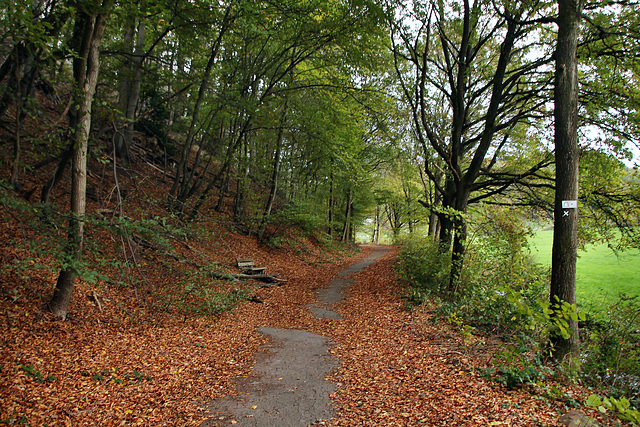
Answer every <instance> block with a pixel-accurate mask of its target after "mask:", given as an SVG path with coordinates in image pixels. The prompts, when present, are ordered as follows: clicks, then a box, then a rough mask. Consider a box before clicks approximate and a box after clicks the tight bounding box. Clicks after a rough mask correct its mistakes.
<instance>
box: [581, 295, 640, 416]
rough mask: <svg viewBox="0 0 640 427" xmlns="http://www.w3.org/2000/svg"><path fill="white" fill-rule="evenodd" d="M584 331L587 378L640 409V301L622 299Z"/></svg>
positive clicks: (598, 313) (597, 313)
mask: <svg viewBox="0 0 640 427" xmlns="http://www.w3.org/2000/svg"><path fill="white" fill-rule="evenodd" d="M601 313H602V311H601V310H598V311H595V314H594V315H591V316H589V317H588V319H587V321H586V322H583V323H582V325H581V327H582V331H581V335H582V339H583V344H582V351H583V363H582V369H583V374H584V375H585V377H586V378H587V379H589V380H590V381H592V382H594V383H595V384H596V385H597V386H599V387H603V388H608V389H609V392H610V393H612V394H615V395H617V396H621V395H626V396H629V399H630V400H631V401H632V402H633V403H634V404H636V405H640V363H638V361H639V360H640V299H639V298H638V297H637V296H633V297H629V296H625V295H621V296H620V297H619V298H618V299H617V300H616V301H615V302H613V303H612V304H611V305H610V306H609V307H608V308H607V310H606V314H605V315H603V314H601Z"/></svg>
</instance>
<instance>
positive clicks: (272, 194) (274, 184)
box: [258, 99, 288, 240]
mask: <svg viewBox="0 0 640 427" xmlns="http://www.w3.org/2000/svg"><path fill="white" fill-rule="evenodd" d="M287 110H288V102H287V100H286V99H285V101H284V105H283V106H282V115H281V116H280V128H279V129H278V139H277V141H276V154H275V157H274V159H273V173H272V175H271V189H270V190H269V199H268V200H267V205H266V206H265V209H264V214H263V215H262V222H261V223H260V230H259V231H258V240H262V236H263V235H264V230H265V229H266V228H267V223H268V222H269V217H270V216H271V209H272V208H273V202H274V201H275V199H276V193H277V191H278V176H279V174H280V162H281V160H282V144H283V141H284V125H285V123H286V121H287Z"/></svg>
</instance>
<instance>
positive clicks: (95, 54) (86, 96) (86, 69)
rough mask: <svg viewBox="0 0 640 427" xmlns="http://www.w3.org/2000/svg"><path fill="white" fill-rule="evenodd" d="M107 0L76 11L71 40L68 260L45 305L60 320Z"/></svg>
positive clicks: (69, 283)
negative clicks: (97, 7)
mask: <svg viewBox="0 0 640 427" xmlns="http://www.w3.org/2000/svg"><path fill="white" fill-rule="evenodd" d="M110 2H111V0H104V2H103V4H102V11H101V12H100V13H96V12H93V13H92V14H91V15H89V14H87V13H86V12H84V11H78V15H77V17H76V24H75V29H74V35H75V36H78V37H74V41H75V42H78V45H77V46H78V47H79V49H78V56H76V57H75V58H74V60H73V63H74V64H73V65H74V67H73V74H74V85H75V90H76V93H77V95H76V96H77V97H78V99H77V101H76V102H77V104H76V105H77V119H78V120H77V122H75V123H76V125H77V126H76V127H75V132H74V142H75V144H74V151H73V173H72V178H71V217H70V219H69V229H68V235H67V246H66V248H65V252H66V258H67V260H69V262H68V263H67V264H66V265H64V266H63V268H62V270H61V271H60V275H59V276H58V281H57V283H56V288H55V290H54V293H53V297H52V298H51V301H50V302H49V309H50V310H51V312H52V313H53V314H54V315H55V316H56V317H58V318H60V319H62V320H64V319H66V317H67V311H68V309H69V304H70V302H71V296H72V293H73V287H74V285H75V279H76V276H77V274H78V263H79V262H80V261H81V260H82V247H83V237H84V215H85V209H86V188H87V145H88V140H89V131H90V127H91V105H92V101H93V95H94V93H95V89H96V84H97V82H98V72H99V70H100V61H99V59H100V43H101V42H102V36H103V34H104V29H105V26H106V10H107V8H108V7H109V6H110Z"/></svg>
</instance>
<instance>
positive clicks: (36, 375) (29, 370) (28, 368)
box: [20, 363, 56, 384]
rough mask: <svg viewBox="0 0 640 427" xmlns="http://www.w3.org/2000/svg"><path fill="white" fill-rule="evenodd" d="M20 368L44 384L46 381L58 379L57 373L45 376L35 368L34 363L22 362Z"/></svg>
mask: <svg viewBox="0 0 640 427" xmlns="http://www.w3.org/2000/svg"><path fill="white" fill-rule="evenodd" d="M20 369H22V370H23V371H24V372H25V374H26V375H27V376H28V377H29V378H33V379H34V380H36V382H37V383H38V384H44V383H45V382H49V383H50V382H53V381H55V380H56V377H55V375H47V376H46V377H45V376H44V375H43V374H42V373H41V372H40V371H38V370H37V369H36V368H34V367H33V365H24V364H22V363H21V364H20Z"/></svg>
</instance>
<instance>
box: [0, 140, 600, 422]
mask: <svg viewBox="0 0 640 427" xmlns="http://www.w3.org/2000/svg"><path fill="white" fill-rule="evenodd" d="M7 140H9V139H7ZM2 148H3V149H4V150H5V151H6V152H5V153H4V155H3V156H2V158H4V159H9V158H11V157H10V148H11V145H10V144H4V145H3V146H2ZM104 152H105V153H106V154H105V155H104V157H103V160H104V161H102V162H98V161H95V160H94V161H92V162H90V165H89V173H88V178H89V184H88V185H89V188H88V193H90V195H91V197H90V198H89V200H88V206H87V211H88V212H91V213H92V214H93V216H92V219H91V221H92V222H90V223H88V224H87V227H86V242H87V244H86V248H85V259H87V260H88V261H89V263H90V266H91V269H92V270H93V271H94V272H97V273H99V274H97V275H94V276H93V277H85V278H84V279H83V280H78V281H77V284H76V287H75V289H74V295H73V301H72V304H71V307H70V310H69V315H68V317H67V320H66V321H60V320H57V319H55V318H54V317H53V316H52V315H51V314H50V313H49V312H48V310H47V309H46V304H47V302H48V301H49V299H50V298H51V294H52V290H53V286H54V284H55V282H56V278H57V272H58V271H59V262H60V261H59V260H58V261H57V262H56V261H55V259H56V258H57V257H58V255H59V251H60V247H61V246H62V245H64V243H65V238H66V237H65V225H64V221H63V220H64V218H63V214H62V215H61V214H57V213H55V212H57V211H55V210H54V211H53V212H54V213H53V214H51V213H50V212H49V213H47V212H41V211H40V210H41V209H42V208H41V207H40V206H41V205H35V204H32V202H33V200H32V199H35V198H36V196H35V194H38V192H39V189H41V188H42V186H43V184H44V182H45V181H46V179H48V177H50V176H52V175H53V171H54V169H55V163H48V164H46V165H45V166H39V167H37V168H36V167H34V168H32V170H33V171H37V172H38V173H37V174H35V173H34V174H30V175H25V176H24V177H23V179H22V186H23V190H22V192H20V193H19V194H18V196H17V197H16V196H15V195H13V194H10V193H11V191H12V190H9V189H6V188H4V187H3V188H0V202H1V203H0V208H1V209H0V266H1V267H2V268H0V425H1V424H7V425H29V426H200V425H203V424H204V425H210V426H215V425H221V426H222V425H251V422H252V419H253V420H255V419H257V418H256V416H255V414H254V413H239V412H238V413H233V411H230V410H229V409H230V407H229V406H226V410H225V406H224V405H225V404H224V403H223V402H229V401H231V400H233V399H236V400H238V399H240V401H242V400H245V401H247V402H248V403H249V410H251V411H255V413H256V414H257V413H264V412H265V411H267V412H274V407H273V406H272V407H271V408H269V407H268V406H267V405H266V404H264V403H260V401H249V399H248V398H247V394H246V393H247V392H248V391H247V390H248V388H247V387H250V386H254V389H257V388H262V389H263V390H264V389H265V387H264V386H263V385H261V384H262V383H261V382H260V381H262V380H263V379H265V378H266V377H268V376H269V372H266V373H265V371H264V369H270V368H264V369H263V368H262V366H269V363H270V362H269V360H271V362H274V360H276V359H274V358H273V357H274V355H275V357H280V356H277V355H278V354H280V353H279V351H280V349H281V348H283V347H286V345H285V344H286V343H285V341H287V340H289V341H291V339H290V337H289V336H287V335H282V334H284V332H283V331H298V332H297V333H298V334H299V335H300V336H303V337H308V338H309V339H312V340H315V341H314V342H315V344H314V345H316V344H317V345H318V347H313V348H316V350H313V351H311V355H310V356H309V358H310V359H304V358H303V359H302V361H301V362H299V363H298V365H300V366H297V368H301V367H304V368H308V369H307V370H309V369H311V368H310V367H311V366H314V365H312V360H311V358H314V357H317V356H318V354H320V355H321V357H320V359H324V362H322V361H320V365H318V366H320V368H318V370H321V369H325V368H326V366H329V368H330V369H328V370H327V373H324V372H323V373H322V374H321V375H320V374H319V373H318V372H313V373H314V374H316V375H315V379H314V380H317V381H318V382H319V384H323V387H320V388H318V387H313V389H314V390H316V391H317V394H318V395H317V396H316V397H314V399H315V398H317V399H318V402H321V405H320V407H319V411H318V414H319V415H318V416H317V417H315V418H322V420H320V421H318V422H317V423H316V424H317V425H320V424H321V425H328V426H420V425H430V426H452V425H477V426H487V425H503V426H507V425H510V426H537V425H540V426H550V425H558V418H559V417H560V416H561V415H562V414H564V413H566V412H568V411H570V410H571V409H573V408H574V407H575V406H576V404H580V403H582V402H584V400H585V399H586V397H587V396H588V394H589V391H588V390H586V389H584V388H579V387H576V386H573V385H569V384H563V383H558V382H557V381H556V382H554V381H551V380H550V381H547V382H545V383H541V384H538V385H536V386H529V387H524V388H520V389H517V390H510V389H508V388H506V387H504V386H503V385H501V384H499V383H497V382H495V381H492V380H491V379H489V378H486V377H485V376H483V375H480V372H482V371H481V369H482V368H485V367H488V366H491V361H492V360H495V355H496V352H497V351H499V350H500V349H501V343H500V342H499V341H498V340H497V339H495V338H492V337H490V336H485V335H482V334H470V333H468V331H467V332H465V331H464V330H461V329H460V328H459V327H456V326H455V325H450V324H448V323H446V322H443V321H442V320H435V318H434V316H433V310H432V307H429V306H423V307H418V308H413V309H409V308H408V307H407V306H406V304H405V300H404V299H403V298H402V296H401V295H402V290H403V288H402V285H401V284H400V283H399V281H398V279H397V277H396V274H395V271H394V264H395V258H396V255H397V248H395V247H393V248H389V250H388V251H385V252H382V253H381V256H382V257H381V258H379V259H377V260H375V262H374V263H373V264H371V265H368V266H366V268H364V267H365V266H363V265H362V264H359V262H361V261H363V260H364V259H366V258H367V257H368V256H369V255H371V254H372V252H373V251H374V250H375V248H374V247H371V246H361V247H360V248H352V249H351V250H346V249H344V248H341V247H339V246H332V247H326V246H323V245H322V244H319V243H318V241H317V240H314V239H313V238H312V237H308V236H305V235H304V233H300V232H297V231H295V230H294V231H289V233H288V234H287V232H286V230H285V231H283V230H272V231H273V232H274V233H275V232H278V233H280V234H279V235H278V236H283V237H280V240H278V239H273V240H272V243H277V244H272V245H271V246H269V245H266V244H258V242H257V241H256V239H255V237H253V236H247V235H246V233H245V234H243V233H239V232H236V231H235V230H234V228H233V227H234V224H232V222H231V221H230V216H231V215H230V213H229V209H228V208H227V209H226V212H222V213H220V214H218V213H215V212H214V210H213V209H211V208H208V209H206V210H204V213H201V214H200V215H199V216H198V217H197V218H196V219H195V221H194V222H192V223H190V224H189V226H188V227H185V228H184V229H182V228H180V227H181V224H180V223H179V222H178V221H177V220H176V218H175V216H172V215H169V214H168V212H167V210H166V206H165V204H164V203H163V202H162V201H166V200H167V199H166V198H167V191H168V190H167V186H168V185H169V184H170V182H171V177H170V176H167V174H166V173H159V172H158V167H156V166H154V165H153V164H151V163H150V162H151V160H150V158H149V156H148V155H146V154H145V153H144V152H143V151H142V150H141V151H140V152H136V164H137V165H138V167H137V169H136V170H135V171H130V170H129V171H119V170H117V168H114V167H113V165H112V163H110V162H109V155H108V153H109V151H108V149H105V150H104ZM33 158H36V159H37V156H33ZM34 161H35V160H34ZM5 163H6V164H8V163H7V162H5ZM5 169H6V170H8V169H9V168H5ZM123 172H126V173H123ZM160 172H162V171H160ZM116 174H118V175H119V176H118V177H119V179H118V181H117V183H116V181H115V179H114V178H115V176H116ZM89 190H90V191H89ZM116 195H118V197H116ZM51 200H52V203H55V204H56V205H58V206H62V207H65V206H68V205H69V191H68V188H66V187H63V186H60V188H57V189H56V190H55V192H54V193H53V194H52V197H51ZM21 203H22V204H24V205H27V206H29V207H26V208H25V206H22V207H20V206H21ZM61 212H64V208H62V210H61ZM130 218H135V219H136V220H138V221H146V222H147V223H150V222H151V223H152V224H155V225H153V227H152V228H153V230H154V231H153V232H154V233H156V237H163V238H164V239H165V241H166V242H168V244H169V247H166V246H162V245H161V244H159V243H157V241H156V240H154V239H153V238H152V237H148V236H147V235H145V234H141V233H144V232H146V231H144V230H140V229H138V228H136V223H135V222H127V221H131V219H130ZM56 220H59V221H60V222H59V223H57V222H56ZM176 224H177V228H176ZM127 227H129V228H127ZM145 230H146V229H145ZM237 258H253V260H254V261H255V263H256V264H257V265H258V266H264V267H267V268H268V270H267V272H268V273H275V274H278V275H279V276H278V277H279V278H282V279H286V282H285V283H283V284H282V285H281V286H274V287H268V288H267V287H261V286H260V284H259V283H257V282H256V283H254V282H253V281H230V280H222V279H218V278H215V279H212V277H211V274H210V273H211V271H213V272H231V273H237V272H239V271H238V268H237V266H236V259H237ZM358 265H360V267H363V268H362V269H360V267H357V268H356V267H355V266H358ZM56 266H58V267H56ZM350 267H351V268H350ZM214 276H215V275H214ZM215 277H218V276H215ZM89 279H91V280H89ZM334 286H337V288H334ZM476 332H477V331H476ZM302 342H303V344H302V345H308V347H310V348H311V344H310V341H304V340H303V341H302ZM305 343H306V344H305ZM296 345H298V344H296ZM294 348H297V347H294ZM307 350H308V349H307ZM293 355H295V356H296V357H297V356H298V354H297V353H296V352H294V353H292V355H291V356H287V357H286V359H287V360H288V362H291V360H289V359H291V357H293ZM313 363H315V362H313ZM272 365H273V364H272ZM294 365H295V364H294ZM273 369H274V372H271V374H275V373H276V371H277V368H273ZM311 370H314V371H316V368H313V369H311ZM303 374H304V373H303V372H302V373H300V374H299V375H300V376H296V379H297V378H298V377H299V378H306V377H303V376H302V375H303ZM272 376H273V375H272ZM284 377H285V376H284V375H282V376H277V374H276V376H275V381H276V382H278V381H280V378H283V380H284ZM325 377H326V379H325ZM303 381H306V379H305V380H303ZM324 385H326V387H324ZM295 387H298V385H293V386H291V387H289V388H294V389H295ZM319 390H324V391H322V392H320V391H319ZM249 392H250V393H251V391H249ZM322 402H323V403H322ZM327 403H328V404H327ZM263 405H264V407H263ZM276 405H277V403H276ZM288 405H291V404H290V403H289V404H288ZM244 409H246V408H244ZM580 410H582V411H586V412H587V413H588V414H589V415H590V416H595V415H596V414H595V413H594V412H593V411H589V410H587V409H585V408H580ZM275 411H277V408H276V409H275ZM247 415H249V416H247ZM307 421H308V420H307ZM307 421H305V420H303V419H302V418H301V419H300V424H293V425H305V423H306V422H307ZM599 421H603V420H602V418H599ZM241 423H242V424H241ZM310 424H311V423H310ZM256 425H257V424H256ZM262 425H268V424H262ZM293 425H291V427H293ZM287 427H290V426H289V425H288V426H287Z"/></svg>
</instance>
